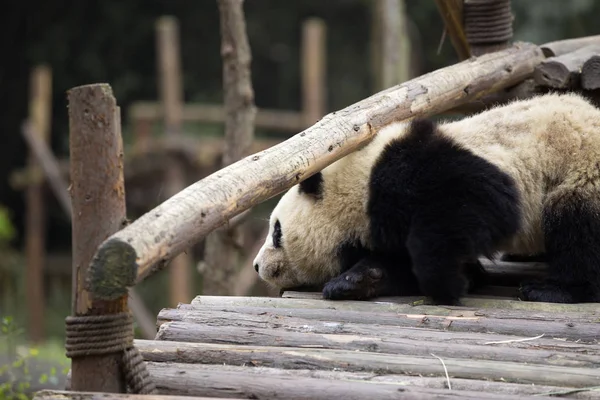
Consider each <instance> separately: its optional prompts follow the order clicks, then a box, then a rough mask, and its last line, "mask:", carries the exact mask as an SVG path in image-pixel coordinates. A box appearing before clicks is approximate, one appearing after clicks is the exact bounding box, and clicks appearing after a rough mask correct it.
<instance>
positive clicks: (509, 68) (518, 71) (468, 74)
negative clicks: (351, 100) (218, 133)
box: [92, 42, 544, 299]
mask: <svg viewBox="0 0 600 400" xmlns="http://www.w3.org/2000/svg"><path fill="white" fill-rule="evenodd" d="M543 59H544V56H543V54H542V52H541V50H540V48H539V47H538V46H535V45H533V44H530V43H523V42H519V43H516V44H515V45H514V46H512V47H510V48H508V49H506V50H504V51H499V52H497V53H492V54H485V55H483V56H481V57H477V58H470V59H468V60H465V61H463V62H461V63H458V64H456V65H452V66H449V67H447V68H443V69H440V70H437V71H433V72H430V73H428V74H426V75H423V76H421V77H418V78H415V79H412V80H410V81H407V82H404V83H403V84H401V85H397V86H394V87H391V88H389V89H387V90H385V91H383V92H380V93H378V94H375V95H373V96H370V97H368V98H366V99H364V100H361V101H360V102H357V103H355V104H352V105H349V106H348V107H346V108H344V109H341V110H338V111H336V112H333V113H330V114H328V115H326V116H325V117H323V118H322V119H321V120H320V121H319V122H317V123H316V124H315V125H313V126H311V127H310V128H307V129H306V130H304V131H303V132H301V133H299V134H297V135H294V136H293V137H291V138H289V139H287V140H286V141H284V142H282V143H280V144H278V145H276V146H273V147H271V148H269V149H267V150H264V151H262V152H259V153H256V154H254V155H251V156H248V157H245V158H243V159H242V160H240V161H238V162H236V163H234V164H231V165H229V166H228V167H225V168H223V169H221V170H220V171H217V172H215V173H214V174H212V175H209V176H207V177H206V178H204V179H202V180H200V181H198V182H196V183H194V184H192V185H190V186H188V187H186V188H185V189H184V190H182V191H181V192H179V193H177V194H176V195H175V196H173V197H171V198H169V199H168V200H166V201H165V202H163V203H162V204H161V205H159V206H158V207H156V208H154V209H153V210H152V211H149V212H148V213H146V214H144V215H143V216H141V217H140V218H138V219H137V220H136V221H134V222H133V223H131V224H130V225H128V226H127V227H125V228H124V229H123V230H121V231H120V232H117V233H116V234H114V235H113V236H112V237H111V238H109V239H107V240H106V241H105V242H104V243H103V244H102V246H101V247H100V248H99V249H98V252H97V257H96V258H95V259H94V263H93V265H92V268H96V267H100V266H102V268H104V269H105V270H106V271H115V273H116V272H120V271H127V273H128V275H127V276H126V277H123V278H122V279H121V280H120V281H117V280H116V279H115V280H113V281H112V282H111V285H110V286H100V285H98V292H96V293H98V294H99V295H100V296H102V297H104V298H107V299H110V298H113V297H115V296H116V295H117V294H118V293H121V292H123V291H126V287H128V286H131V285H133V284H135V282H136V281H137V282H139V281H140V280H142V279H144V278H145V277H147V276H149V275H150V274H152V273H153V272H155V271H156V270H157V269H160V268H161V267H163V266H164V265H166V263H168V261H169V260H171V258H172V257H173V256H175V255H177V254H179V253H180V252H181V251H183V250H184V249H185V248H186V247H189V246H190V245H191V244H193V243H195V242H197V241H198V240H200V239H201V238H203V237H204V236H205V235H207V234H208V233H210V232H211V231H213V230H214V229H216V228H218V227H219V226H221V225H223V224H225V223H226V222H227V221H229V220H230V219H232V218H233V217H234V216H236V215H238V214H240V213H241V212H243V211H245V210H247V209H248V208H250V207H252V206H254V205H256V204H259V203H260V202H262V201H265V200H267V199H269V198H271V197H273V196H275V195H277V194H279V193H281V192H282V191H284V190H286V189H287V188H290V187H292V186H293V185H295V184H297V183H298V182H301V181H303V180H304V179H306V178H308V177H310V176H311V175H313V174H315V173H316V172H317V171H320V170H322V169H323V168H325V167H326V166H327V165H330V164H331V163H333V162H334V161H336V160H339V159H340V158H342V157H344V156H345V155H347V154H349V153H351V152H353V151H356V150H357V149H359V148H360V147H362V146H363V145H365V144H366V143H368V142H369V141H370V140H372V138H373V137H374V136H375V135H376V134H377V132H378V130H379V129H381V128H382V127H384V126H386V125H387V124H389V123H391V122H393V121H401V120H408V119H411V118H414V117H416V116H431V115H435V114H438V113H440V112H442V111H444V110H448V109H450V108H453V107H456V106H458V105H460V104H465V103H467V102H469V101H473V100H475V99H478V98H481V97H483V96H485V95H486V94H489V93H493V92H497V91H499V90H502V89H505V88H507V87H510V86H514V85H515V84H517V83H519V82H521V81H523V80H524V79H526V78H528V77H529V76H531V74H532V73H533V69H534V68H535V66H537V65H538V64H539V63H540V62H541V61H542V60H543ZM129 274H136V275H137V278H136V279H134V280H131V279H129V276H130V275H129Z"/></svg>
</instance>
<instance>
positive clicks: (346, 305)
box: [191, 292, 600, 315]
mask: <svg viewBox="0 0 600 400" xmlns="http://www.w3.org/2000/svg"><path fill="white" fill-rule="evenodd" d="M298 295H303V296H307V297H310V296H313V298H308V299H298V298H294V299H287V298H283V297H281V298H280V297H242V296H240V297H227V296H197V297H196V298H194V300H192V302H191V305H192V306H193V307H194V308H198V309H200V308H201V307H205V306H211V307H212V306H217V307H231V306H238V307H274V308H277V307H283V308H311V309H315V308H324V309H330V310H348V311H368V312H382V311H386V312H390V311H392V312H410V310H414V308H413V307H414V306H421V305H422V306H425V304H424V302H423V299H424V297H380V298H377V299H373V301H327V300H322V299H315V297H318V296H319V294H314V293H313V294H310V293H309V294H307V293H300V292H299V294H298ZM462 302H463V306H464V307H471V308H495V309H505V310H520V311H531V312H551V313H564V312H567V313H570V312H576V313H588V314H593V315H597V314H598V312H600V310H599V307H598V304H597V303H577V304H564V303H542V302H526V301H517V300H496V299H481V298H476V297H465V298H464V299H463V300H462ZM428 307H431V308H429V309H430V310H431V312H434V311H433V310H438V309H456V310H463V307H439V306H428ZM423 310H427V308H425V309H423Z"/></svg>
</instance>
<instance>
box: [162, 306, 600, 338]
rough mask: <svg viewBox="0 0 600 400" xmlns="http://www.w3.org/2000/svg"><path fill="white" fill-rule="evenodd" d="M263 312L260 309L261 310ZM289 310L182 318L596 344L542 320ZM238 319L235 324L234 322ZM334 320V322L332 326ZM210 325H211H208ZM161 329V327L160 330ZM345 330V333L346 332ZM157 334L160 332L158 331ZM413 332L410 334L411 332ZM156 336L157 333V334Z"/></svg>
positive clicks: (592, 327) (579, 328)
mask: <svg viewBox="0 0 600 400" xmlns="http://www.w3.org/2000/svg"><path fill="white" fill-rule="evenodd" d="M263 310H264V309H263ZM291 311H292V310H290V309H287V310H280V309H275V308H273V309H271V310H265V311H263V312H262V313H261V311H259V310H257V311H256V314H251V315H249V316H246V314H245V313H244V312H242V313H235V312H233V311H232V309H227V311H221V310H214V309H207V308H204V309H201V310H198V311H195V312H188V313H186V316H185V318H186V319H187V320H188V321H193V322H194V323H206V324H208V325H216V324H218V325H220V326H224V327H225V326H229V325H232V326H247V327H271V328H276V327H278V326H280V325H285V324H286V323H289V324H292V325H293V324H296V323H300V322H299V321H298V320H296V319H295V318H303V319H304V320H305V321H302V322H301V323H300V329H301V331H302V329H304V330H306V329H313V330H314V329H317V327H318V326H322V325H325V326H326V327H327V326H328V327H329V328H328V329H323V330H322V331H321V332H322V333H344V332H347V333H351V334H353V333H357V334H364V335H370V334H371V335H372V334H374V333H373V332H371V333H368V332H369V330H368V329H367V330H366V332H365V331H364V330H362V329H359V327H354V328H355V329H356V331H353V330H352V329H351V328H348V327H347V324H348V323H355V324H379V325H386V328H385V329H384V328H382V327H378V330H379V329H382V330H383V331H384V332H386V331H389V327H388V326H394V327H404V328H421V329H430V330H431V329H436V330H441V331H451V332H480V333H487V332H494V333H497V334H501V335H514V336H519V337H533V336H539V335H544V337H547V338H556V339H563V340H571V341H579V343H597V342H598V323H597V322H595V323H585V322H572V321H569V322H557V321H553V320H550V321H545V320H541V321H540V320H527V319H500V318H484V317H478V316H472V315H470V314H469V313H465V314H464V316H436V315H425V314H420V313H414V314H413V313H407V314H400V313H398V314H394V313H387V314H380V313H375V312H372V313H369V315H365V314H366V313H364V312H362V313H360V312H352V311H338V310H335V311H333V310H315V309H313V310H310V312H309V310H303V309H296V310H293V314H291V315H292V316H286V315H290V312H291ZM236 318H237V319H238V321H236V320H235V319H236ZM332 320H334V321H335V322H333V321H332ZM211 321H213V322H212V323H211ZM161 329H162V327H161ZM347 329H348V331H347ZM392 331H393V329H392ZM159 332H160V330H159ZM413 332H414V331H413ZM419 334H421V333H419ZM159 336H160V333H159Z"/></svg>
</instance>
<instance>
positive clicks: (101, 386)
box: [67, 84, 127, 393]
mask: <svg viewBox="0 0 600 400" xmlns="http://www.w3.org/2000/svg"><path fill="white" fill-rule="evenodd" d="M67 95H68V100H69V130H70V141H69V148H70V159H71V182H72V184H71V196H72V199H73V200H72V205H73V215H74V216H75V218H73V220H72V236H73V238H72V243H73V284H72V286H73V296H72V298H73V306H72V314H73V315H78V316H79V315H105V314H117V313H121V312H124V311H126V310H127V292H125V293H123V295H121V296H117V297H116V298H115V299H113V300H111V301H103V300H98V299H97V298H95V296H94V294H95V291H94V288H97V287H101V288H106V289H107V290H110V285H108V284H107V281H110V279H112V278H113V276H108V277H107V276H105V275H100V276H99V277H97V278H98V279H97V280H95V281H94V283H95V284H97V286H92V287H91V288H89V287H88V286H87V284H86V283H87V278H88V275H90V274H91V269H90V261H91V260H92V257H93V255H94V252H95V251H96V249H97V247H98V245H99V244H100V243H101V242H102V241H103V240H105V239H106V238H107V237H108V236H110V235H111V234H113V233H114V232H116V231H118V230H119V229H121V228H122V227H123V224H124V222H125V220H126V212H125V185H124V183H123V157H122V156H123V142H122V138H121V118H120V112H119V107H118V106H117V101H116V100H115V98H114V96H113V94H112V89H111V87H110V86H109V85H106V84H94V85H86V86H79V87H76V88H73V89H71V90H69V91H68V93H67ZM100 268H102V266H100ZM113 272H115V273H118V271H113ZM122 357H123V354H122V353H121V352H116V353H114V354H108V355H101V356H94V357H74V358H73V359H72V364H71V365H72V372H73V375H72V388H73V389H74V390H82V391H83V390H91V391H99V392H115V393H124V392H125V381H124V379H123V377H122V374H121V367H120V362H121V358H122Z"/></svg>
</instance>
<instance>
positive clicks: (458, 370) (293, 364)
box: [136, 340, 600, 387]
mask: <svg viewBox="0 0 600 400" xmlns="http://www.w3.org/2000/svg"><path fill="white" fill-rule="evenodd" d="M136 347H138V348H139V350H140V352H141V353H142V355H143V357H144V359H145V360H146V361H149V362H161V363H170V362H180V363H189V364H194V363H198V364H221V363H223V364H226V365H238V366H244V365H255V366H263V367H272V368H284V369H307V368H308V369H321V370H343V371H350V372H360V371H367V372H386V373H392V374H405V375H417V376H444V368H443V366H442V364H441V363H440V361H439V359H437V358H436V357H433V356H431V355H428V356H422V357H419V356H409V355H403V354H387V353H373V352H361V351H353V350H330V349H314V348H300V347H277V346H257V345H247V346H243V345H235V344H231V345H229V344H208V343H182V342H169V341H145V340H137V341H136ZM444 363H445V364H446V368H447V370H448V374H449V375H450V377H452V378H465V379H486V380H495V381H506V382H514V383H525V384H536V385H550V386H567V387H587V386H597V385H600V375H599V374H598V369H597V368H583V367H563V366H554V365H539V364H524V363H517V362H509V361H488V360H471V359H465V358H445V359H444Z"/></svg>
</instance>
